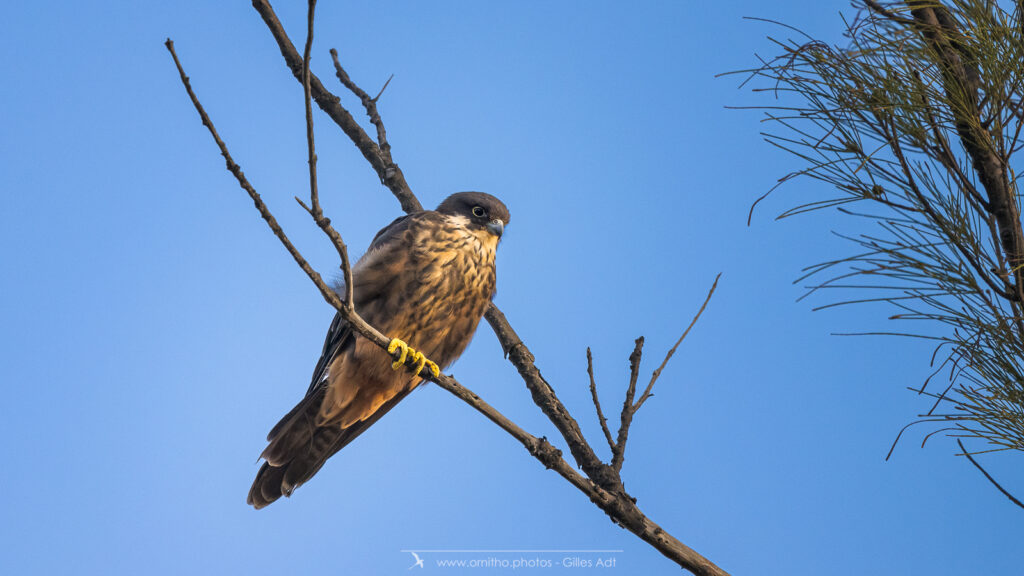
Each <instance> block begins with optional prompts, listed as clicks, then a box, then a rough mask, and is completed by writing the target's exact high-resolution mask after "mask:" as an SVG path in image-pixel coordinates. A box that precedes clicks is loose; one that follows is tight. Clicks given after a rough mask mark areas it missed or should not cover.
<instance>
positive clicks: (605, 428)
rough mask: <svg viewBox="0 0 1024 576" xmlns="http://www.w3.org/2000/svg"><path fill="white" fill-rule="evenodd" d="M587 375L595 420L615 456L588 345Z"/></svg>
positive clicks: (613, 442) (613, 443) (613, 444)
mask: <svg viewBox="0 0 1024 576" xmlns="http://www.w3.org/2000/svg"><path fill="white" fill-rule="evenodd" d="M587 375H588V376H590V395H591V397H593V399H594V408H595V409H597V420H598V421H599V422H600V423H601V431H602V432H604V438H605V440H607V441H608V448H610V449H611V451H612V456H613V457H614V456H615V441H614V440H612V433H611V430H609V429H608V419H607V418H605V417H604V411H603V410H601V400H599V399H598V397H597V383H596V382H594V357H593V356H592V355H591V354H590V347H589V346H588V347H587Z"/></svg>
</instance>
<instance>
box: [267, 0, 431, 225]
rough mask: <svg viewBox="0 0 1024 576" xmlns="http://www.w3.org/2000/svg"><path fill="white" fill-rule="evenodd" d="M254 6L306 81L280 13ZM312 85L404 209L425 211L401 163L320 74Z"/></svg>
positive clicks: (319, 103)
mask: <svg viewBox="0 0 1024 576" xmlns="http://www.w3.org/2000/svg"><path fill="white" fill-rule="evenodd" d="M252 5H253V7H254V8H255V9H256V11H257V12H259V14H260V16H262V17H263V22H264V23H265V24H266V25H267V28H269V29H270V33H271V34H273V36H274V39H275V40H276V41H277V46H278V48H280V50H281V55H282V56H284V60H285V63H286V64H288V68H289V69H290V70H291V71H292V75H293V76H295V79H296V80H298V81H299V82H302V56H300V55H299V53H298V51H297V50H296V49H295V45H294V44H292V41H291V40H290V39H289V38H288V34H286V33H285V31H284V27H283V26H282V25H281V21H280V20H278V19H277V14H275V13H274V9H273V7H271V5H270V3H269V2H267V1H266V0H253V3H252ZM309 84H310V91H311V95H312V97H313V100H314V101H316V103H317V106H319V107H320V109H321V110H323V111H324V112H325V113H327V115H328V116H330V118H331V119H332V120H334V122H335V124H337V125H338V127H340V128H341V130H342V131H343V132H344V133H345V135H346V136H348V137H349V139H350V140H351V141H352V143H353V144H355V145H356V148H358V149H359V151H360V152H361V153H362V154H363V157H364V158H366V161H367V162H369V163H370V166H372V167H373V169H374V171H375V172H376V173H377V177H378V178H380V181H381V183H382V184H384V185H385V186H387V187H388V189H389V190H391V193H392V194H394V195H395V198H398V201H399V202H400V203H401V204H402V210H405V211H406V212H418V211H420V210H423V206H422V205H421V204H420V202H419V200H417V199H416V196H415V195H414V194H413V193H412V190H411V189H410V188H409V184H408V183H407V182H406V181H405V175H403V174H402V170H401V169H400V168H399V167H398V165H397V164H395V163H393V162H388V161H387V159H386V158H385V156H384V155H382V153H381V150H380V148H379V147H378V146H377V144H376V143H375V142H374V141H373V139H371V138H370V137H369V136H368V135H367V134H366V132H365V131H364V130H363V129H362V127H360V126H359V123H358V122H356V120H355V118H353V117H352V114H350V113H349V111H348V110H346V109H345V107H344V106H342V105H341V101H340V99H339V98H338V97H337V96H335V95H334V94H332V93H331V91H330V90H328V89H327V88H325V87H324V85H323V83H321V82H320V79H319V78H317V76H316V74H310V77H309Z"/></svg>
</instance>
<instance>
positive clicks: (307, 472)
mask: <svg viewBox="0 0 1024 576" xmlns="http://www.w3.org/2000/svg"><path fill="white" fill-rule="evenodd" d="M408 393H409V391H405V392H401V393H399V394H398V395H397V396H395V397H394V398H392V399H390V400H388V401H387V402H385V403H384V404H383V405H381V407H380V408H379V409H378V410H377V411H376V412H374V413H373V415H372V416H370V417H369V418H366V419H365V420H361V421H359V422H356V423H355V424H352V425H351V426H349V427H348V428H340V427H338V426H337V425H335V426H317V425H316V416H317V412H318V411H319V410H320V404H321V403H322V402H323V399H324V393H323V391H322V390H321V391H319V392H317V393H313V394H310V395H309V396H306V397H305V398H303V399H302V401H301V402H299V403H298V404H297V405H296V406H295V408H292V410H291V411H290V412H289V413H288V414H286V415H285V416H284V418H282V419H281V421H280V422H278V423H277V425H276V426H274V428H273V429H272V430H271V431H270V434H268V435H267V440H268V441H269V442H270V444H269V445H268V446H267V448H266V450H264V451H263V454H262V455H261V458H265V459H266V462H264V463H263V466H261V467H260V471H259V472H257V473H256V480H254V481H253V483H252V488H250V489H249V497H248V499H247V500H246V501H247V502H248V503H249V504H251V505H252V506H254V507H255V508H256V509H260V508H263V507H265V506H267V505H269V504H270V503H272V502H274V501H275V500H277V499H278V498H280V497H281V496H291V494H292V491H294V490H295V489H296V488H298V487H299V486H300V485H302V484H303V483H304V482H306V481H308V480H309V479H310V478H312V477H313V475H315V474H316V473H317V472H318V471H319V470H320V467H321V466H323V465H324V462H326V461H327V459H328V458H330V457H331V456H333V455H334V454H335V453H337V452H338V451H339V450H341V449H342V448H344V447H345V446H347V445H348V443H349V442H351V441H353V440H355V439H356V437H358V436H359V435H360V434H362V433H363V432H364V431H365V430H366V429H367V428H369V427H370V426H372V425H373V424H374V423H375V422H376V421H377V420H380V418H381V416H383V415H384V414H386V413H387V412H388V411H389V410H391V409H392V408H393V407H394V406H395V404H398V402H399V401H401V400H402V399H403V398H405V396H406V395H407V394H408Z"/></svg>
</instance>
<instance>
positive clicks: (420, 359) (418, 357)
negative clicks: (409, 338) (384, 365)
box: [388, 338, 441, 378]
mask: <svg viewBox="0 0 1024 576" xmlns="http://www.w3.org/2000/svg"><path fill="white" fill-rule="evenodd" d="M398 350H401V351H402V352H401V354H399V355H398V359H397V360H395V361H394V362H392V363H391V369H392V370H398V369H399V368H401V367H402V366H403V365H404V364H405V361H406V360H407V359H409V360H412V363H413V365H414V366H415V367H416V368H415V369H414V370H413V372H414V373H415V374H419V373H420V372H422V371H423V367H424V366H429V367H430V373H431V374H433V375H434V378H437V377H438V376H440V375H441V369H440V368H439V367H438V366H437V364H435V363H434V362H433V361H431V360H428V359H427V357H426V356H424V355H423V353H422V352H419V351H417V350H414V349H412V348H410V347H409V345H408V344H406V343H405V342H403V341H401V340H399V339H398V338H392V339H391V344H388V354H392V355H393V354H395V352H396V351H398Z"/></svg>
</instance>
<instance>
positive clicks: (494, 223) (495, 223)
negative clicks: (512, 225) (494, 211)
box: [487, 218, 505, 238]
mask: <svg viewBox="0 0 1024 576" xmlns="http://www.w3.org/2000/svg"><path fill="white" fill-rule="evenodd" d="M487 229H488V230H490V231H491V234H494V235H495V236H497V237H498V238H501V234H502V233H503V232H505V223H504V222H502V221H501V220H498V219H497V218H495V219H494V220H491V221H490V222H488V223H487Z"/></svg>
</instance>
